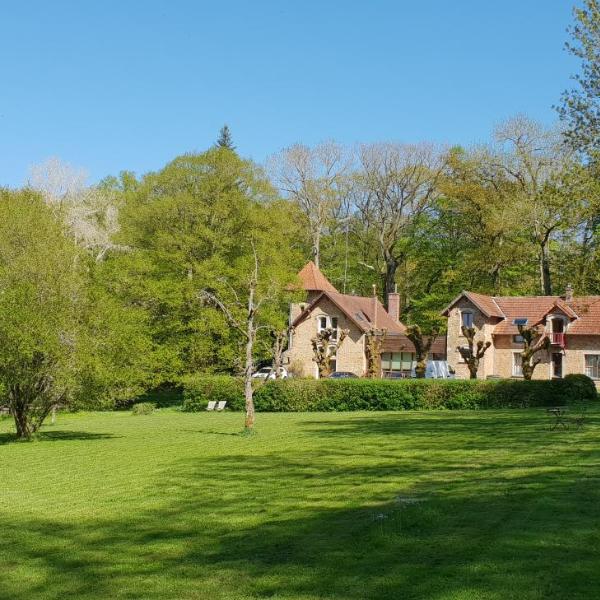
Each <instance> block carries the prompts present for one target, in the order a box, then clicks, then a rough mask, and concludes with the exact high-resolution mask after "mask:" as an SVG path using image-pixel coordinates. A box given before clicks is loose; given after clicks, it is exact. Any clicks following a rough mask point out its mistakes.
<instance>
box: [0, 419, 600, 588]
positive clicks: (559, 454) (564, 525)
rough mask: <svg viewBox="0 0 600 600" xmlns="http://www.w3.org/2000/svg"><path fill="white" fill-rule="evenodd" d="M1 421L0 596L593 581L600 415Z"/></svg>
mask: <svg viewBox="0 0 600 600" xmlns="http://www.w3.org/2000/svg"><path fill="white" fill-rule="evenodd" d="M241 425H242V415H240V414H231V413H230V414H185V413H180V412H177V411H174V410H164V411H162V412H159V413H155V414H153V415H149V416H137V417H136V416H132V415H130V414H128V413H95V414H80V415H65V416H59V419H58V421H57V423H56V425H54V426H47V427H46V428H45V430H44V431H45V433H44V435H43V437H42V439H41V440H39V441H37V442H33V443H18V442H14V441H13V440H12V437H11V436H10V435H8V434H7V433H5V432H8V431H10V429H11V427H12V423H11V422H10V421H8V420H2V421H0V460H1V462H0V465H1V467H0V473H1V484H2V489H1V490H0V527H1V532H0V569H1V570H0V598H10V599H11V600H19V599H23V600H25V599H31V598H56V599H58V598H61V599H63V598H67V597H69V598H78V599H79V598H110V599H112V598H144V599H147V598H148V599H150V598H161V599H162V598H178V599H179V598H182V599H183V598H206V599H209V600H212V599H224V598H227V599H236V598H238V599H242V598H244V599H245V598H277V599H280V600H282V599H295V600H300V599H302V600H308V599H314V598H323V599H335V600H341V599H349V600H353V599H375V598H390V599H407V598H419V599H431V600H434V599H435V600H443V599H444V600H445V599H451V598H452V599H458V598H460V599H467V598H469V599H487V598H494V599H499V600H500V599H502V600H505V599H507V598H518V599H519V600H527V599H533V598H538V599H548V598H556V599H561V600H566V599H574V598H586V599H589V598H594V597H598V593H599V592H598V590H600V411H598V410H594V411H592V414H591V417H590V419H589V422H588V425H587V426H586V427H585V429H584V430H582V431H575V430H571V431H568V432H562V431H555V432H550V431H548V430H547V428H546V426H547V418H546V415H545V414H544V412H543V411H541V410H529V411H524V410H523V411H519V410H514V411H483V412H422V413H410V412H406V413H342V414H335V413H328V414H323V413H317V414H260V415H258V420H257V433H256V435H254V436H251V437H245V436H241V435H238V434H237V432H238V431H239V430H240V428H241Z"/></svg>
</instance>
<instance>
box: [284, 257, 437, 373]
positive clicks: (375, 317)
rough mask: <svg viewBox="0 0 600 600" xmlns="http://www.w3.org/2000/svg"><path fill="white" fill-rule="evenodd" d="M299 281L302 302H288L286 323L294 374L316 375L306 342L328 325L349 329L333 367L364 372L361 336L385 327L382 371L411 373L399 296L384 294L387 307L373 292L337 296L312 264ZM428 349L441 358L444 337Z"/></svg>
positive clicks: (363, 338)
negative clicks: (288, 312)
mask: <svg viewBox="0 0 600 600" xmlns="http://www.w3.org/2000/svg"><path fill="white" fill-rule="evenodd" d="M298 280H299V282H300V285H301V286H302V289H303V290H304V291H305V293H306V301H305V302H301V303H294V304H292V305H291V306H290V324H291V325H292V326H293V328H294V329H293V334H292V336H291V339H290V344H289V349H288V350H287V352H286V362H287V364H288V365H289V368H290V369H292V370H293V371H294V372H295V374H296V375H298V376H304V377H318V368H317V365H316V363H315V362H314V361H313V350H312V344H311V340H312V339H313V338H314V337H315V336H316V335H317V333H318V332H319V331H320V330H322V329H327V328H332V329H334V330H335V331H338V332H339V331H341V330H343V329H345V330H348V335H347V337H346V339H345V340H344V341H343V343H342V344H341V345H340V347H339V349H338V350H337V352H336V354H335V360H334V361H333V366H334V370H335V371H346V372H350V373H354V374H355V375H358V376H359V377H361V376H363V375H364V374H365V372H366V369H367V357H366V348H365V344H366V334H367V333H368V332H369V331H371V330H374V329H376V330H383V329H385V330H386V336H385V339H384V341H383V344H382V348H381V350H382V352H381V360H380V363H381V375H382V376H384V377H390V376H399V375H408V374H410V372H411V370H412V369H413V368H414V365H415V348H414V346H413V344H412V342H411V341H410V340H409V339H408V338H407V337H406V333H405V332H406V327H405V326H404V325H403V324H402V323H401V322H400V295H399V294H397V293H392V294H390V295H389V297H388V299H387V300H388V307H389V309H388V310H386V309H385V308H384V306H383V304H382V303H381V302H380V301H379V300H378V299H377V297H376V296H373V297H365V296H354V295H350V294H341V293H340V292H338V291H337V290H336V288H335V287H334V286H333V285H332V284H331V282H330V281H329V280H328V279H327V278H326V277H325V276H324V275H323V273H322V272H321V271H320V270H319V269H318V268H317V266H316V265H315V264H314V263H313V262H309V263H308V264H307V265H306V266H305V267H304V268H303V269H302V270H301V271H300V273H299V274H298ZM431 350H432V358H436V359H440V360H441V359H443V358H445V352H446V341H445V339H444V338H439V339H437V340H436V341H435V342H434V344H433V346H432V349H431Z"/></svg>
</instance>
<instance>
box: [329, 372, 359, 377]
mask: <svg viewBox="0 0 600 600" xmlns="http://www.w3.org/2000/svg"><path fill="white" fill-rule="evenodd" d="M357 377H358V375H355V374H354V373H351V372H350V371H334V372H333V373H332V374H331V375H330V376H329V379H356V378H357Z"/></svg>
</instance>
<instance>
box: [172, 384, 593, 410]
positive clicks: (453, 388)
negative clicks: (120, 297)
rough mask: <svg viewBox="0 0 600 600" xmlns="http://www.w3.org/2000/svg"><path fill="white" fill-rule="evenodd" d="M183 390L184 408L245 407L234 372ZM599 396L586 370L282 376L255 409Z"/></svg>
mask: <svg viewBox="0 0 600 600" xmlns="http://www.w3.org/2000/svg"><path fill="white" fill-rule="evenodd" d="M590 384H591V385H590ZM183 396H184V403H183V410H185V411H190V412H193V411H203V410H205V409H206V405H207V403H208V402H209V400H216V401H219V400H225V401H226V402H227V406H228V407H229V408H231V409H232V410H242V409H243V408H244V387H243V381H242V380H241V379H238V378H235V377H228V376H208V377H199V376H198V377H192V378H189V379H187V380H186V381H185V382H184V392H183ZM595 399H597V392H596V388H595V386H594V383H593V382H592V381H591V380H590V379H589V378H588V377H585V375H573V376H567V377H565V378H564V379H556V380H544V381H540V380H533V381H525V380H523V379H494V380H468V379H403V380H400V381H389V380H385V379H319V380H315V379H283V380H272V381H269V382H268V383H266V384H264V385H261V386H260V387H258V389H257V390H256V391H255V393H254V403H255V406H256V410H258V411H263V412H307V411H338V412H341V411H352V410H419V409H420V410H431V409H437V410H445V409H447V410H456V409H484V408H526V407H536V406H539V407H541V406H559V405H562V404H566V403H572V402H577V401H580V400H595Z"/></svg>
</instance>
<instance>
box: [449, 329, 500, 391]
mask: <svg viewBox="0 0 600 600" xmlns="http://www.w3.org/2000/svg"><path fill="white" fill-rule="evenodd" d="M461 331H462V334H463V335H464V336H465V338H466V340H467V346H466V347H465V346H459V347H458V348H457V350H458V352H459V353H460V355H461V357H462V359H463V360H464V361H465V362H466V363H467V368H468V369H469V375H470V377H471V379H477V371H478V370H479V362H480V361H481V359H482V358H483V357H484V355H485V353H486V351H487V349H488V348H489V347H490V346H491V345H492V342H484V341H483V340H478V341H477V344H475V334H476V333H477V332H476V330H475V327H466V326H465V325H463V326H462V328H461Z"/></svg>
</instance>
